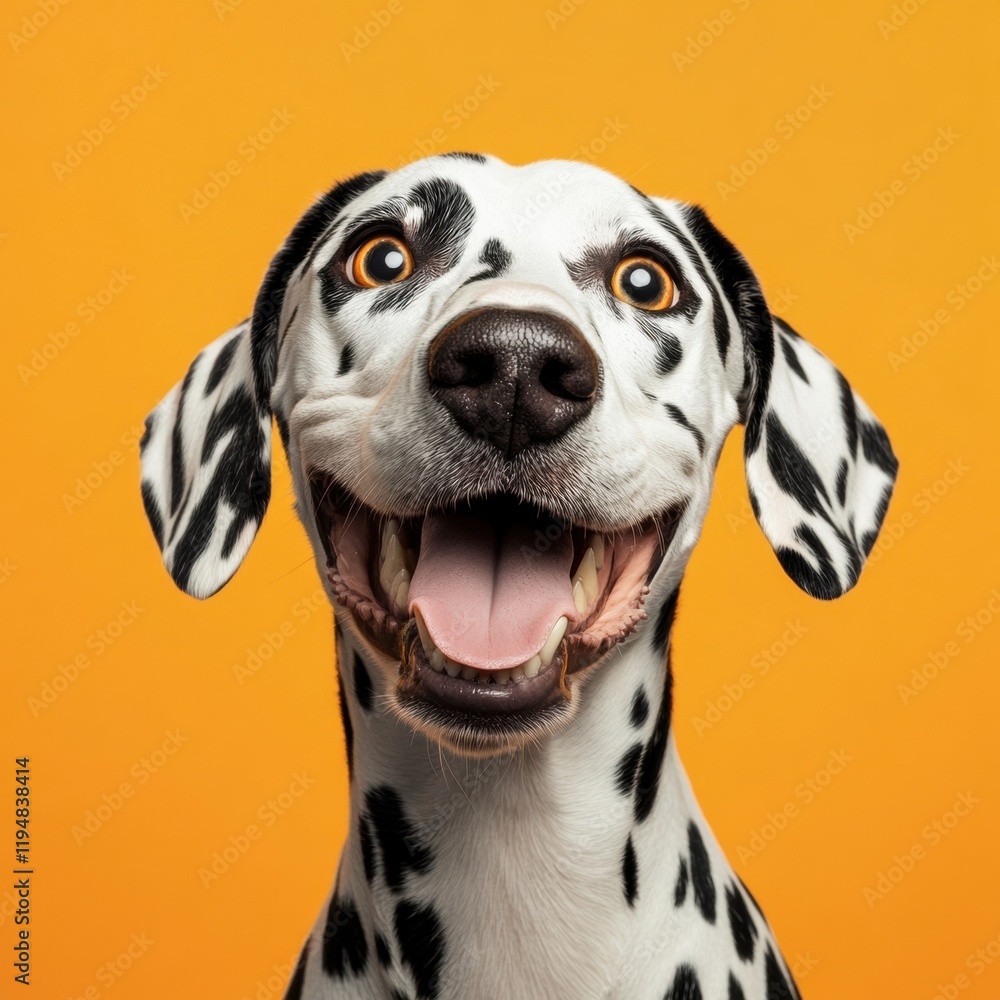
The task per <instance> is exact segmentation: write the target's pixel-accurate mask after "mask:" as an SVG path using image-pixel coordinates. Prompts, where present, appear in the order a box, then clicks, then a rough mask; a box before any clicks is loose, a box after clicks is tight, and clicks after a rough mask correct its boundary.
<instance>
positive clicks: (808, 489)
mask: <svg viewBox="0 0 1000 1000" xmlns="http://www.w3.org/2000/svg"><path fill="white" fill-rule="evenodd" d="M766 424H767V464H768V468H770V470H771V475H772V476H774V480H775V482H776V483H777V484H778V486H779V487H780V488H781V489H782V490H784V492H785V493H787V494H788V495H789V496H791V497H794V498H795V500H796V501H797V502H798V503H799V505H800V506H801V507H802V509H803V510H805V511H807V512H808V513H810V514H820V515H821V516H826V511H825V509H824V508H823V506H822V504H821V503H820V497H822V498H823V499H824V500H825V501H826V502H827V504H828V505H829V503H830V497H829V495H828V494H827V492H826V487H825V486H824V485H823V482H822V480H821V479H820V477H819V473H818V472H817V471H816V468H815V466H814V465H813V464H812V462H810V461H809V459H808V458H806V456H805V453H804V452H803V451H802V449H801V448H799V446H798V445H797V444H796V443H795V441H794V440H792V436H791V435H790V434H789V433H788V431H786V430H785V426H784V424H782V422H781V421H780V420H779V419H778V417H777V415H776V414H775V413H774V412H773V411H772V412H770V413H768V415H767V418H766Z"/></svg>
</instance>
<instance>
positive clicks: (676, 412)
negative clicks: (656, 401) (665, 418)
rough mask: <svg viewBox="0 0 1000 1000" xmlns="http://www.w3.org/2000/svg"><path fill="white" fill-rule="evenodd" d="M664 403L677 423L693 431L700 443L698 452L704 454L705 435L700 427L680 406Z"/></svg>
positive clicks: (697, 442) (697, 441) (698, 443)
mask: <svg viewBox="0 0 1000 1000" xmlns="http://www.w3.org/2000/svg"><path fill="white" fill-rule="evenodd" d="M663 405H664V407H665V408H666V411H667V413H669V414H670V417H671V419H672V420H675V421H676V422H677V423H679V424H680V425H681V427H683V428H684V429H685V430H688V431H690V432H691V434H692V436H693V437H694V440H695V444H697V445H698V454H699V455H704V454H705V435H704V434H702V432H701V431H700V430H698V428H697V427H695V426H694V424H692V423H691V422H690V421H689V420H688V418H687V417H686V416H685V414H684V411H683V410H682V409H681V408H680V407H679V406H674V404H673V403H664V404H663Z"/></svg>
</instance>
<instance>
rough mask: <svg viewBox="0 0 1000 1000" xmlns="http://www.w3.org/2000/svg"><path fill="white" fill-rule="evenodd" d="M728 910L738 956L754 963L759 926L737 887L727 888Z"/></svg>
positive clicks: (729, 886) (728, 886) (730, 886)
mask: <svg viewBox="0 0 1000 1000" xmlns="http://www.w3.org/2000/svg"><path fill="white" fill-rule="evenodd" d="M726 910H727V911H728V913H729V927H730V930H732V932H733V944H734V945H736V954H737V955H739V956H740V958H741V959H742V960H743V961H744V962H752V961H753V949H754V942H755V941H756V940H757V925H756V924H755V923H754V922H753V917H751V916H750V911H749V910H748V909H747V904H746V901H745V900H744V899H743V895H742V894H741V893H740V891H739V889H737V888H736V886H735V885H727V886H726Z"/></svg>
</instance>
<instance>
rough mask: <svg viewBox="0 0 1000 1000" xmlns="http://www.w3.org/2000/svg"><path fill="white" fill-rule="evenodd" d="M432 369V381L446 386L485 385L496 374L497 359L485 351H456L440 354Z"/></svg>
mask: <svg viewBox="0 0 1000 1000" xmlns="http://www.w3.org/2000/svg"><path fill="white" fill-rule="evenodd" d="M435 362H436V363H435V364H434V365H433V366H432V370H431V381H432V383H433V384H434V385H437V386H441V387H444V388H455V387H456V386H460V385H464V386H469V387H472V388H474V387H476V386H480V385H485V384H486V383H487V382H490V381H492V380H493V378H494V376H495V375H496V359H495V358H494V357H493V355H492V354H491V353H487V352H483V351H455V352H450V353H447V354H446V355H445V356H441V355H440V354H439V355H438V356H437V358H436V359H435Z"/></svg>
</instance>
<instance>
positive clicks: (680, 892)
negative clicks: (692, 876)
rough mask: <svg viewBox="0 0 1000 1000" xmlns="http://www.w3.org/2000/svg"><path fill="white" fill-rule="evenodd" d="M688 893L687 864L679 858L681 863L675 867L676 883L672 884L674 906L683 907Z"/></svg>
mask: <svg viewBox="0 0 1000 1000" xmlns="http://www.w3.org/2000/svg"><path fill="white" fill-rule="evenodd" d="M687 892H688V866H687V862H686V861H685V860H684V859H683V858H681V863H680V864H679V865H678V866H677V881H676V882H675V883H674V906H683V905H684V900H685V899H687Z"/></svg>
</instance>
